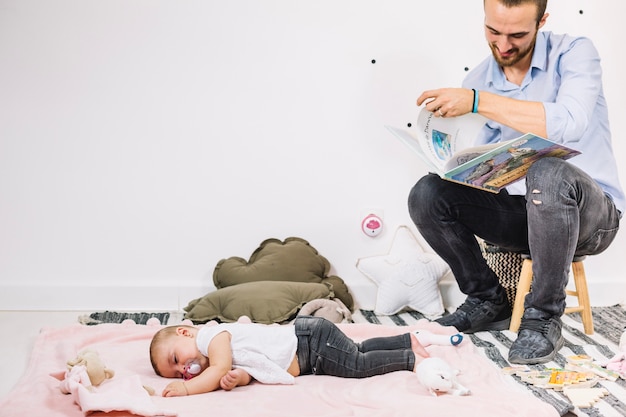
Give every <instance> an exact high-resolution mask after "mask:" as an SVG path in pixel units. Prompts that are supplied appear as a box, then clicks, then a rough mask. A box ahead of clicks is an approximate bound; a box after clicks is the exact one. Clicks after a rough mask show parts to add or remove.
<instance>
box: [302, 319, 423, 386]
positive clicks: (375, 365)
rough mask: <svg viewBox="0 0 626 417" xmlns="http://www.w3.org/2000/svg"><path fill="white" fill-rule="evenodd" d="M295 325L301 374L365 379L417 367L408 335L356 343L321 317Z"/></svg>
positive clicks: (303, 320)
mask: <svg viewBox="0 0 626 417" xmlns="http://www.w3.org/2000/svg"><path fill="white" fill-rule="evenodd" d="M294 325H295V328H296V336H298V352H297V354H298V362H299V364H300V374H301V375H306V374H316V375H332V376H340V377H344V378H366V377H370V376H374V375H381V374H386V373H389V372H393V371H412V370H413V368H414V367H415V354H414V353H413V351H412V350H411V338H410V335H409V334H408V333H405V334H402V335H398V336H390V337H376V338H372V339H368V340H364V341H363V342H361V343H356V342H354V341H353V340H352V339H350V338H349V337H348V336H346V335H345V334H344V333H343V332H342V331H341V330H340V329H339V328H338V327H337V326H336V325H335V324H334V323H332V322H331V321H329V320H326V319H323V318H321V317H311V316H300V317H297V318H296V320H295V323H294Z"/></svg>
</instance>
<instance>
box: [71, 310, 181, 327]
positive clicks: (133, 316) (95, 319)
mask: <svg viewBox="0 0 626 417" xmlns="http://www.w3.org/2000/svg"><path fill="white" fill-rule="evenodd" d="M153 317H156V318H157V319H158V320H159V321H160V322H161V324H167V322H168V320H169V318H170V313H167V312H166V313H124V312H118V311H99V312H95V313H91V314H89V315H84V316H80V317H79V318H78V322H79V323H81V324H86V325H88V326H93V325H96V324H102V323H121V322H123V321H124V320H128V319H130V320H132V321H134V322H135V323H137V324H146V323H147V322H148V320H149V319H151V318H153Z"/></svg>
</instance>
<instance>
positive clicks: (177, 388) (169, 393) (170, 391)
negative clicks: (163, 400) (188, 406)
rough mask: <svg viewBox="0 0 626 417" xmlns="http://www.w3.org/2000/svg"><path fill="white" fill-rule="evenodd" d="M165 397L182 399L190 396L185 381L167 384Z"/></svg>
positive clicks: (164, 390)
mask: <svg viewBox="0 0 626 417" xmlns="http://www.w3.org/2000/svg"><path fill="white" fill-rule="evenodd" d="M161 395H163V396H164V397H181V396H184V395H188V392H187V387H186V386H185V381H174V382H170V383H169V384H167V386H166V387H165V389H163V394H161Z"/></svg>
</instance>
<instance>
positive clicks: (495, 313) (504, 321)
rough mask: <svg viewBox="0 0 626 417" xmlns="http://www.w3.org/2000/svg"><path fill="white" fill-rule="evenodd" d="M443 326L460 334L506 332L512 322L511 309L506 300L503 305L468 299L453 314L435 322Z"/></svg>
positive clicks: (473, 298) (472, 298)
mask: <svg viewBox="0 0 626 417" xmlns="http://www.w3.org/2000/svg"><path fill="white" fill-rule="evenodd" d="M435 321H436V322H437V323H439V324H441V325H442V326H454V327H456V329H457V330H458V331H460V332H465V333H474V332H480V331H483V330H505V329H508V328H509V324H510V322H511V307H510V306H509V303H508V301H507V300H506V298H505V299H504V301H503V302H502V303H499V304H496V303H494V302H493V301H483V300H481V299H479V298H475V297H467V299H466V300H465V302H464V303H463V304H461V306H460V307H459V308H457V309H456V311H455V312H454V313H452V314H448V315H447V316H443V317H440V318H438V319H436V320H435Z"/></svg>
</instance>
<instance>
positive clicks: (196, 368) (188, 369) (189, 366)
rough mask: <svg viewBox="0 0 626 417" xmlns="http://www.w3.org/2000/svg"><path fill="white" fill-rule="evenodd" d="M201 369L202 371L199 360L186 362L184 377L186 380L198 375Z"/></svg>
mask: <svg viewBox="0 0 626 417" xmlns="http://www.w3.org/2000/svg"><path fill="white" fill-rule="evenodd" d="M200 371H202V367H201V366H200V364H199V363H198V361H197V360H191V361H189V362H187V363H186V364H185V370H184V373H183V379H184V380H185V381H187V380H189V379H191V378H193V377H194V376H197V375H198V374H199V373H200Z"/></svg>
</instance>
